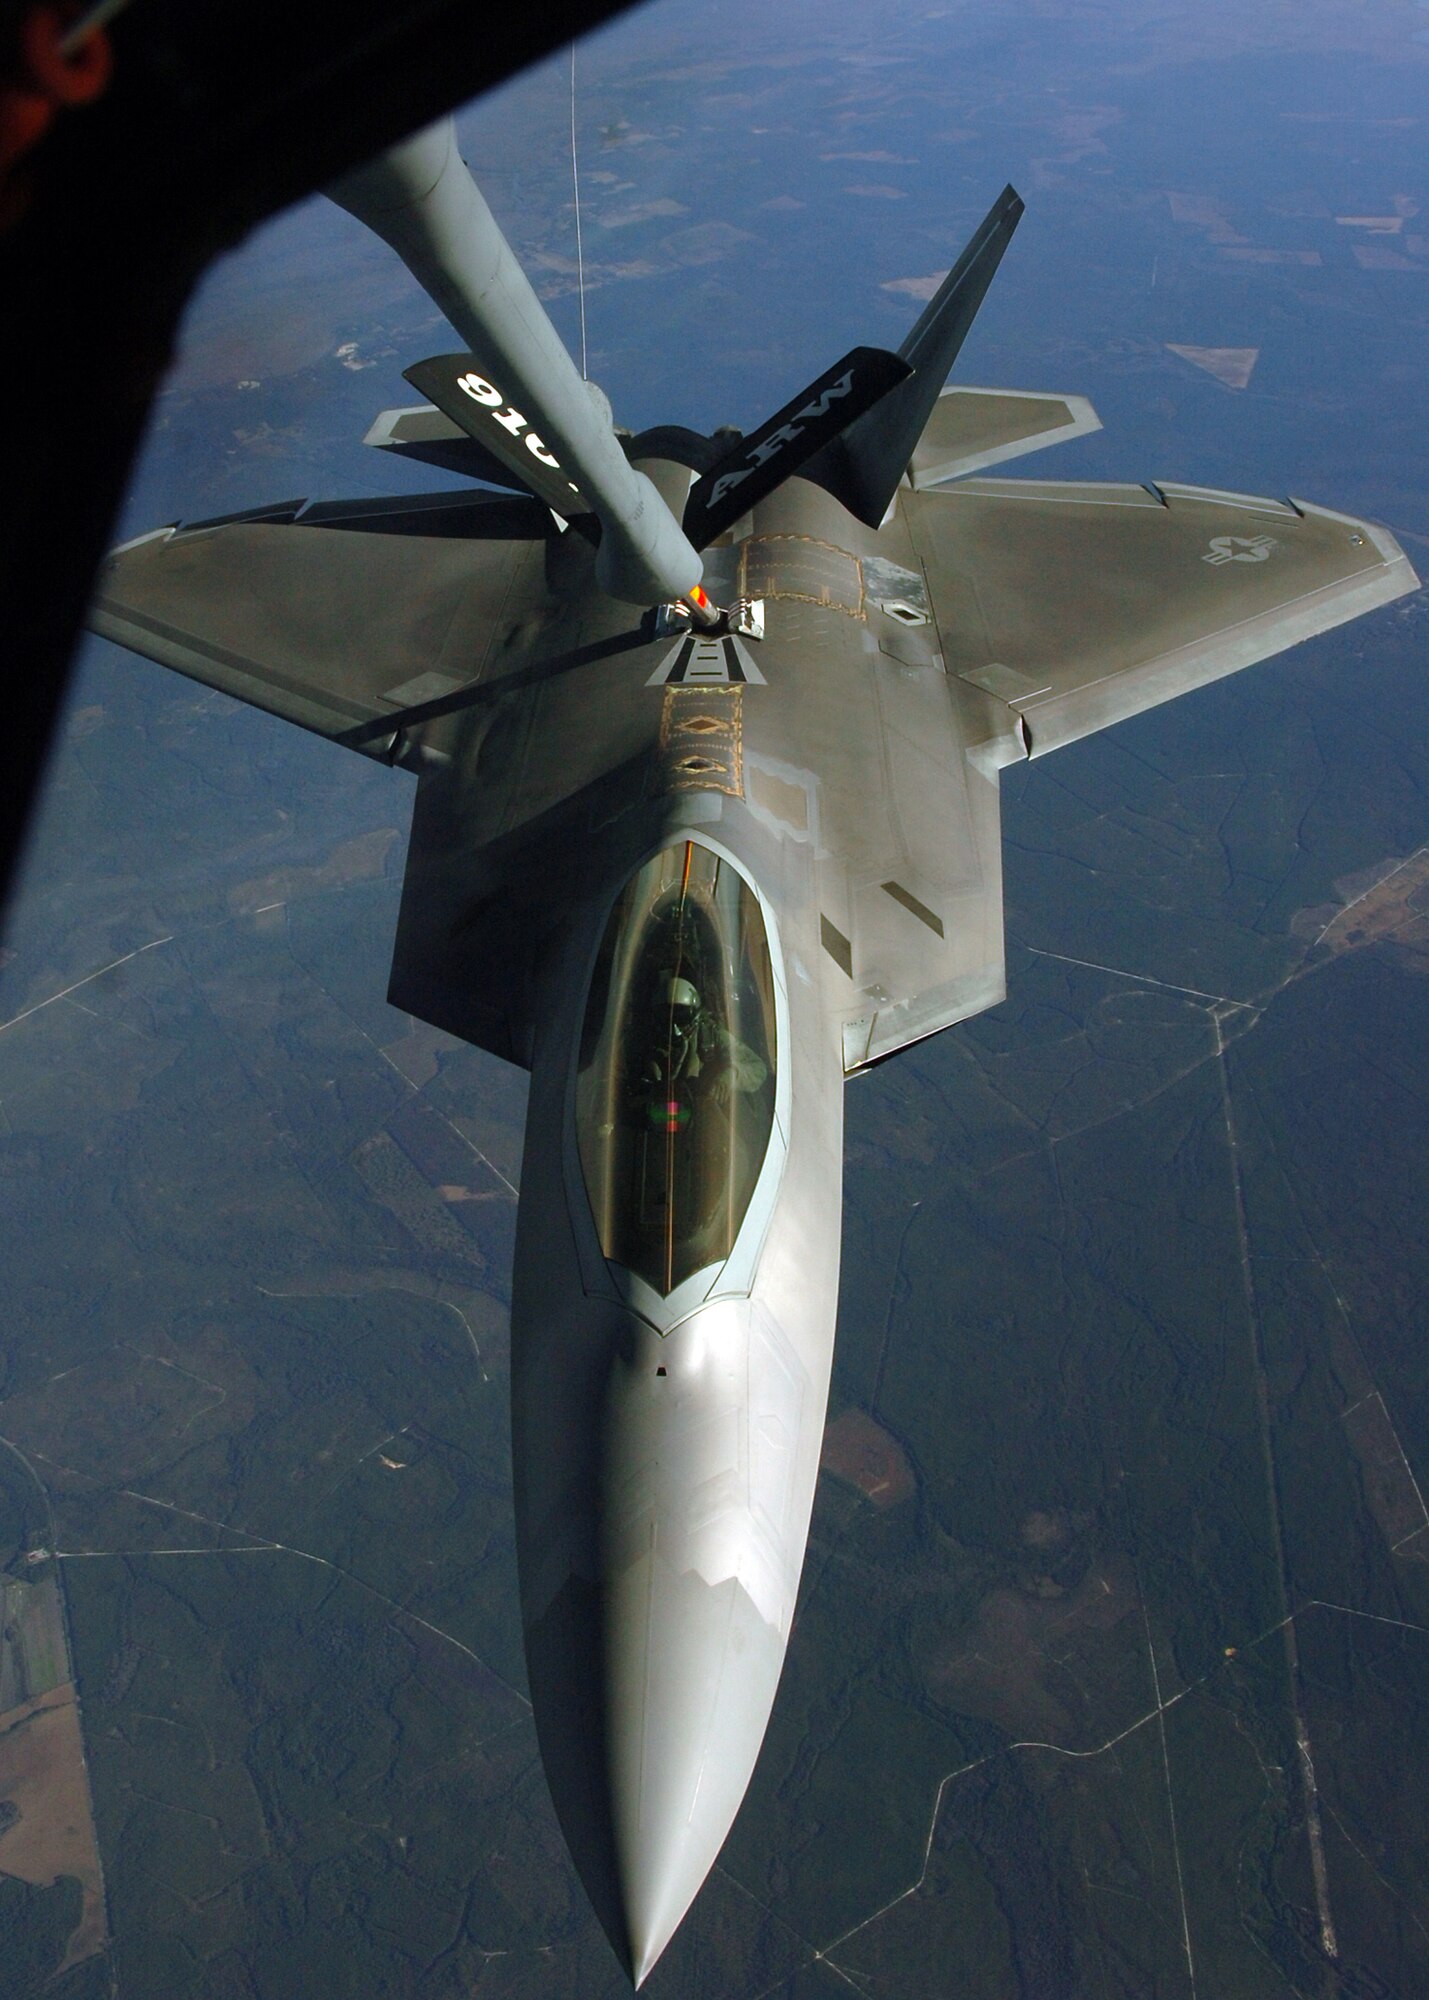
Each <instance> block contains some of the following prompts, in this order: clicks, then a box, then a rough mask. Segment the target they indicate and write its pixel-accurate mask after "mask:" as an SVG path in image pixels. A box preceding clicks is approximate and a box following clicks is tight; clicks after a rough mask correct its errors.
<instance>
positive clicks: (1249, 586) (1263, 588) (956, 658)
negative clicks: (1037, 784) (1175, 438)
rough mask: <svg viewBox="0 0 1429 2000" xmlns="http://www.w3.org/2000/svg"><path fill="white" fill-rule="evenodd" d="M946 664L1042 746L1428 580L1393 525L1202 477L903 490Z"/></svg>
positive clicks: (1031, 743) (1217, 675)
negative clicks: (1179, 481)
mask: <svg viewBox="0 0 1429 2000" xmlns="http://www.w3.org/2000/svg"><path fill="white" fill-rule="evenodd" d="M903 505H904V508H905V509H906V518H907V520H908V524H909V528H910V530H911V532H912V535H913V538H914V542H915V544H916V546H917V547H918V550H919V553H920V555H921V557H922V559H923V562H924V565H925V567H926V571H927V575H928V581H929V587H930V593H931V597H932V601H933V610H934V616H935V619H936V622H937V626H938V631H939V635H940V639H941V643H942V647H943V657H944V662H945V664H946V667H947V671H948V672H949V674H952V675H956V676H958V677H959V678H961V679H962V680H963V681H965V682H967V683H968V684H970V685H971V686H973V687H976V688H981V689H982V690H983V691H984V692H985V693H988V694H991V695H993V696H994V697H995V698H996V699H997V700H999V701H1001V702H1004V703H1005V704H1006V705H1007V707H1008V709H1009V710H1011V711H1012V715H1013V717H1014V719H1015V727H1016V729H1017V731H1018V733H1019V734H1020V736H1021V739H1022V744H1023V748H1024V751H1025V752H1026V754H1027V755H1028V756H1031V757H1036V756H1041V755H1042V754H1043V753H1044V752H1045V751H1048V750H1055V749H1057V748H1058V747H1059V746H1060V745H1062V744H1064V743H1074V742H1076V741H1077V739H1078V738H1079V737H1082V736H1087V735H1090V734H1091V733H1092V732H1093V731H1094V730H1098V729H1104V728H1106V727H1107V726H1108V725H1109V724H1111V723H1113V722H1121V721H1123V720H1125V719H1126V718H1127V717H1129V716H1133V715H1139V714H1140V713H1141V712H1142V711H1143V710H1144V709H1148V708H1154V707H1155V706H1156V705H1157V704H1158V703H1159V702H1163V701H1169V700H1171V699H1172V697H1173V696H1175V695H1178V694H1183V693H1185V692H1186V690H1187V689H1189V688H1193V687H1199V686H1201V685H1203V684H1204V683H1206V682H1209V681H1214V680H1219V679H1221V678H1222V677H1223V676H1224V675H1226V674H1232V673H1236V672H1238V671H1239V670H1240V668H1242V667H1247V666H1250V665H1251V664H1252V663H1253V662H1254V661H1256V660H1263V659H1266V658H1268V657H1269V656H1270V655H1271V654H1273V653H1278V652H1282V651H1283V650H1284V649H1285V648H1286V647H1287V646H1293V645H1297V644H1298V643H1299V642H1300V641H1301V640H1302V639H1308V638H1311V637H1313V636H1314V634H1316V633H1318V632H1326V631H1329V630H1330V629H1331V628H1332V627H1333V626H1336V625H1340V624H1343V623H1344V622H1345V621H1346V620H1347V619H1350V618H1357V617H1358V616H1359V615H1360V614H1361V613H1362V612H1365V611H1370V610H1373V609H1374V608H1375V607H1376V606H1378V605H1381V604H1388V603H1390V602H1391V601H1392V600H1393V599H1394V598H1396V597H1401V596H1403V595H1404V594H1405V592H1406V591H1410V590H1414V589H1416V588H1417V586H1418V581H1419V579H1418V578H1417V577H1416V575H1415V573H1414V571H1413V569H1412V568H1411V567H1410V564H1409V563H1408V561H1407V560H1406V558H1405V556H1404V554H1403V553H1402V551H1401V550H1400V548H1399V546H1398V544H1397V543H1396V542H1395V540H1394V538H1393V536H1392V535H1390V534H1389V533H1388V532H1387V531H1386V530H1385V529H1383V528H1379V527H1376V526H1374V525H1373V524H1372V523H1370V522H1367V521H1358V520H1355V519H1353V518H1352V517H1351V516H1350V515H1347V514H1336V513H1331V512H1330V511H1329V510H1328V509H1326V508H1323V507H1312V506H1309V505H1306V504H1303V503H1298V502H1294V501H1276V500H1262V499H1256V498H1253V497H1252V496H1250V495H1246V494H1236V493H1218V492H1214V491H1210V490H1206V489H1202V488H1198V487H1194V486H1158V487H1146V486H1113V485H1105V486H1101V485H1080V484H1066V483H1057V482H1053V481H1046V480H998V479H969V480H964V481H963V482H962V483H961V484H959V485H956V486H952V487H949V488H946V489H945V490H943V491H940V492H927V493H909V494H905V496H904V500H903Z"/></svg>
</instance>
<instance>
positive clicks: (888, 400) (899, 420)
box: [803, 187, 1022, 528]
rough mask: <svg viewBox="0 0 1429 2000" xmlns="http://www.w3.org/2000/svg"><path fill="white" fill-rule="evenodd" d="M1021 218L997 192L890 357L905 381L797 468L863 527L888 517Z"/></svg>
mask: <svg viewBox="0 0 1429 2000" xmlns="http://www.w3.org/2000/svg"><path fill="white" fill-rule="evenodd" d="M1021 216H1022V198H1021V196H1020V195H1018V194H1017V193H1016V191H1015V190H1014V189H1013V188H1010V187H1008V188H1004V189H1003V191H1002V193H1001V194H1000V195H999V196H998V198H997V200H996V201H995V202H994V203H993V205H992V207H991V209H990V210H989V211H988V213H987V215H986V217H985V218H984V220H983V223H982V226H981V228H980V229H979V230H978V231H977V234H976V235H975V236H974V237H973V239H972V241H971V243H969V245H968V247H967V249H966V250H964V252H963V254H962V256H961V257H959V259H958V261H957V263H956V264H955V265H954V266H953V268H952V270H951V271H949V273H948V275H947V277H946V278H945V279H944V280H943V282H942V284H941V285H940V286H939V288H938V290H937V293H936V294H935V296H934V297H933V299H932V300H931V301H930V302H929V304H928V306H927V308H926V310H925V311H924V313H923V315H922V317H921V318H920V319H919V321H918V324H917V325H916V326H915V327H914V328H913V331H912V332H911V333H910V334H909V336H908V338H907V339H906V340H905V341H904V343H903V345H902V346H901V347H900V348H899V350H898V352H899V354H900V356H901V357H902V359H903V360H904V361H906V362H907V363H908V365H909V366H910V367H911V368H912V369H913V371H914V372H913V374H912V376H911V377H910V378H909V379H908V380H907V381H905V382H904V383H902V385H901V386H900V387H898V388H896V389H894V390H893V391H891V393H890V394H888V395H887V396H885V397H884V398H883V400H882V401H881V402H880V403H879V404H878V405H877V406H876V408H874V409H872V410H870V411H869V412H868V413H867V415H866V416H863V417H860V418H859V420H858V422H857V423H855V424H852V425H850V427H849V428H848V429H847V430H846V431H844V432H843V434H842V436H840V437H837V438H835V439H834V441H833V442H832V443H831V444H829V445H827V446H826V447H825V448H824V450H823V451H821V452H820V453H819V454H818V455H817V457H815V458H813V459H811V460H810V462H809V463H808V465H807V466H806V467H805V468H804V474H803V476H804V478H805V479H811V480H813V481H814V482H815V483H816V484H817V485H819V486H822V487H823V488H824V489H825V490H826V491H827V492H829V493H832V494H833V496H834V498H835V499H836V500H838V501H840V502H841V503H842V504H843V505H844V506H845V507H847V508H848V510H849V512H850V513H851V514H853V515H856V516H857V518H858V519H859V520H860V521H863V522H865V523H866V524H867V525H868V526H869V527H870V528H876V527H878V526H879V525H880V523H881V522H882V520H883V518H884V516H885V514H886V513H887V512H888V506H889V502H890V501H891V500H892V499H893V496H894V494H895V493H896V492H897V490H898V483H899V481H900V480H901V479H902V477H903V475H904V473H905V472H906V471H907V470H908V466H909V462H910V461H911V459H912V457H913V453H914V450H915V449H916V447H917V444H918V440H919V439H920V438H921V437H922V435H923V432H924V429H925V427H926V426H927V423H928V419H929V417H930V415H931V414H932V411H933V406H934V404H935V403H936V402H937V400H938V395H939V392H940V390H941V389H942V387H943V384H944V383H945V382H946V381H947V379H948V373H949V371H950V369H951V368H952V365H953V363H954V362H955V361H956V360H957V358H958V353H959V350H960V349H961V347H962V344H963V342H964V340H966V338H967V335H968V329H969V328H970V327H971V325H972V323H973V320H974V318H975V317H976V315H977V310H978V307H979V306H980V305H981V304H982V302H983V298H984V296H985V294H986V292H987V288H988V286H989V285H990V284H991V283H992V280H993V276H994V274H995V272H996V270H997V267H998V265H999V264H1000V263H1001V262H1002V253H1003V251H1004V250H1005V249H1006V248H1007V246H1008V243H1009V242H1010V241H1011V239H1012V232H1013V230H1014V229H1015V228H1016V227H1017V224H1018V222H1019V220H1020V219H1021Z"/></svg>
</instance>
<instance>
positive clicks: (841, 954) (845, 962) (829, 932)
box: [819, 911, 853, 979]
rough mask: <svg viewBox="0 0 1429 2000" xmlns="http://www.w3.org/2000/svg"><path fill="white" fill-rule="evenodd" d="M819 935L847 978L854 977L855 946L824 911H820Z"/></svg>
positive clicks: (826, 949) (825, 948) (830, 955)
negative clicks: (830, 920)
mask: <svg viewBox="0 0 1429 2000" xmlns="http://www.w3.org/2000/svg"><path fill="white" fill-rule="evenodd" d="M819 936H820V938H821V939H822V940H823V946H824V950H825V951H826V952H827V953H828V955H829V957H830V958H831V959H832V960H833V962H834V964H835V965H836V966H837V967H838V969H839V971H840V972H841V973H842V974H843V975H844V977H845V979H852V978H853V946H852V945H851V944H850V943H849V941H848V939H847V938H846V937H845V936H844V934H843V932H842V931H841V930H840V929H839V928H838V926H837V925H836V924H831V923H830V922H829V920H828V918H827V917H826V916H825V915H824V914H823V912H822V911H820V912H819Z"/></svg>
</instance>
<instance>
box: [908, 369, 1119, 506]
mask: <svg viewBox="0 0 1429 2000" xmlns="http://www.w3.org/2000/svg"><path fill="white" fill-rule="evenodd" d="M1101 427H1102V425H1101V418H1100V417H1099V416H1098V415H1097V413H1096V411H1095V410H1094V409H1093V408H1092V406H1091V404H1090V403H1089V402H1088V401H1087V399H1086V397H1085V396H1044V395H1035V394H1029V393H1028V392H1027V391H1026V390H1023V389H963V388H957V389H944V391H943V393H942V395H941V396H939V398H938V400H937V402H936V403H935V404H934V405H933V414H932V416H930V417H929V419H928V422H927V425H926V426H925V428H924V431H923V435H922V437H920V438H919V440H918V444H917V448H916V449H915V451H914V453H913V462H912V464H911V465H910V466H909V468H908V476H909V477H910V479H911V480H912V482H913V484H914V485H915V486H917V487H919V488H923V487H928V486H941V485H943V484H944V482H945V481H947V480H949V479H962V478H964V477H965V476H966V475H967V474H968V473H969V472H986V470H987V468H988V467H989V466H990V465H1002V464H1005V463H1006V461H1007V460H1008V459H1009V458H1021V457H1023V456H1024V455H1025V454H1026V453H1027V452H1029V451H1042V450H1044V449H1045V447H1046V446H1047V445H1049V444H1065V443H1067V442H1068V441H1069V440H1070V439H1071V438H1078V437H1086V436H1087V435H1088V434H1089V433H1090V432H1092V431H1099V430H1100V429H1101Z"/></svg>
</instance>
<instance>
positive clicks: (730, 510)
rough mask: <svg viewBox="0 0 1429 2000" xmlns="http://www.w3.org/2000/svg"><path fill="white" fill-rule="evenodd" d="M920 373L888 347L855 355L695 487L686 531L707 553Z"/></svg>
mask: <svg viewBox="0 0 1429 2000" xmlns="http://www.w3.org/2000/svg"><path fill="white" fill-rule="evenodd" d="M912 372H913V370H912V367H911V366H910V364H909V363H908V362H907V361H904V360H902V359H900V357H899V356H898V355H896V354H889V353H888V352H886V350H885V349H883V348H881V347H855V348H853V349H851V350H850V352H849V353H847V354H846V355H845V356H844V357H843V359H842V361H836V362H835V363H834V365H833V367H832V368H829V369H826V370H825V371H824V373H823V374H822V375H821V376H820V377H819V379H818V381H817V382H811V383H810V384H809V386H808V388H807V389H803V390H801V391H800V393H799V394H798V395H797V396H795V398H794V399H793V401H792V402H789V403H786V404H785V405H784V407H783V409H782V410H779V411H776V413H775V414H774V415H773V416H772V417H770V418H769V419H768V421H767V422H766V423H762V424H761V425H760V426H759V428H758V430H757V431H753V432H751V433H750V435H749V436H748V437H746V438H741V439H740V441H739V443H738V444H737V445H736V446H735V447H734V449H733V450H732V451H729V452H726V453H725V455H724V457H723V458H721V459H720V460H719V461H718V463H717V464H715V465H713V466H711V467H710V469H709V471H708V472H706V473H705V474H704V476H703V478H701V479H700V480H699V481H698V482H697V483H696V485H695V486H694V487H692V489H691V491H690V496H689V498H688V500H687V501H686V502H685V514H684V529H685V533H686V534H687V535H688V536H689V538H690V540H691V542H692V543H693V544H694V546H695V547H696V548H697V549H703V548H707V547H708V546H709V544H710V543H711V542H712V541H714V540H715V539H716V537H717V536H719V535H722V534H723V533H724V531H725V529H726V528H729V527H732V526H733V524H734V523H735V522H736V521H737V520H738V519H739V517H740V516H741V514H747V513H748V512H749V510H750V508H751V507H754V506H757V505H758V503H759V502H760V501H761V500H764V499H767V498H768V496H769V495H770V494H771V493H772V492H773V491H774V489H775V487H776V486H782V485H783V483H784V481H785V480H786V479H788V478H789V477H790V476H791V474H793V473H795V472H797V471H798V470H799V468H800V467H801V466H802V465H804V464H805V463H806V462H807V461H808V460H809V459H810V458H812V457H813V456H814V454H815V452H817V451H820V450H822V448H823V447H824V446H825V445H826V444H828V443H829V441H830V440H831V439H833V438H836V437H838V435H839V433H840V432H841V431H845V430H847V429H848V426H849V425H850V424H851V423H855V422H857V420H858V419H859V418H860V417H861V416H863V415H865V414H866V412H867V411H869V410H870V409H872V408H873V406H874V404H876V403H879V402H881V401H882V400H883V398H884V397H885V396H887V395H888V393H889V391H890V390H892V389H896V388H897V387H898V385H899V384H900V383H903V382H906V381H907V380H908V377H909V376H910V375H911V374H912Z"/></svg>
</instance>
